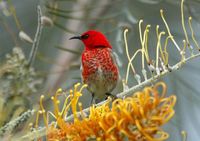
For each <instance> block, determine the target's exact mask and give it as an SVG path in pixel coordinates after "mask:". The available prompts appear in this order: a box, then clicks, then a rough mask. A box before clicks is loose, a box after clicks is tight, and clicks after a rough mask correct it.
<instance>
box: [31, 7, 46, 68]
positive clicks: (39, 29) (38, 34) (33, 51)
mask: <svg viewBox="0 0 200 141" xmlns="http://www.w3.org/2000/svg"><path fill="white" fill-rule="evenodd" d="M37 11H38V26H37V31H36V34H35V38H34V41H33V45H32V49H31V53H30V56H29V60H28V66H29V67H30V66H31V65H32V64H33V62H34V60H35V56H36V53H37V49H38V45H39V41H40V37H41V34H42V28H43V25H42V22H41V17H42V11H41V7H40V6H39V5H38V7H37Z"/></svg>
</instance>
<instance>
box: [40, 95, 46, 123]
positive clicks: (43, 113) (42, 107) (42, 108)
mask: <svg viewBox="0 0 200 141" xmlns="http://www.w3.org/2000/svg"><path fill="white" fill-rule="evenodd" d="M43 99H44V95H41V97H40V108H41V110H40V111H39V114H42V115H43V119H44V124H45V126H46V127H48V121H47V116H46V114H45V113H46V112H45V109H44V106H43ZM38 116H39V115H38Z"/></svg>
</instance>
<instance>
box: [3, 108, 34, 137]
mask: <svg viewBox="0 0 200 141" xmlns="http://www.w3.org/2000/svg"><path fill="white" fill-rule="evenodd" d="M34 112H35V110H28V111H26V112H25V113H23V114H22V115H21V116H19V117H17V118H16V119H14V120H12V121H10V122H9V123H7V124H6V125H5V126H3V127H1V128H0V136H3V135H5V133H10V132H12V131H13V130H14V129H15V128H16V127H18V126H19V125H20V124H21V123H24V122H25V121H26V120H27V119H28V118H29V117H30V116H32V115H33V114H34Z"/></svg>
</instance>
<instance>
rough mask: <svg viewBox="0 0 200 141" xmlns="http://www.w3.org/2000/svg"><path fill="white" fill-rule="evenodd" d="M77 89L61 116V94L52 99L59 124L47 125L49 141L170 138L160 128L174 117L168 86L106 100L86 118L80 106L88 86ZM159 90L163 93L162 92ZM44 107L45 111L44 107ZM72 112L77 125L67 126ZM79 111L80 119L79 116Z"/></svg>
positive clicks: (92, 108)
mask: <svg viewBox="0 0 200 141" xmlns="http://www.w3.org/2000/svg"><path fill="white" fill-rule="evenodd" d="M78 85H79V84H78ZM78 85H75V87H74V90H71V91H70V95H69V96H68V97H67V98H66V100H65V103H64V107H63V109H62V110H61V112H60V111H59V106H58V104H59V101H58V99H57V96H58V95H59V94H61V90H58V91H57V93H56V95H55V96H54V97H52V100H53V101H54V113H53V114H54V117H55V119H56V124H51V125H49V126H48V125H47V131H48V133H47V139H48V140H49V141H55V140H56V141H57V140H59V141H68V140H72V141H81V140H83V141H85V140H97V141H110V140H113V141H122V140H125V139H128V140H132V141H135V140H137V141H138V140H140V141H146V140H149V141H162V140H166V139H167V138H168V137H169V135H168V133H166V132H164V131H163V130H162V129H161V126H162V125H164V124H165V123H167V122H168V121H169V120H170V119H171V118H172V117H173V115H174V113H175V112H174V109H173V108H174V105H175V103H176V96H174V95H171V96H169V97H166V95H165V94H166V85H165V83H163V82H159V83H157V84H155V86H153V87H145V88H144V90H143V91H140V92H137V93H135V94H133V95H132V96H131V97H127V98H125V99H116V100H114V101H111V100H107V102H106V103H105V104H103V105H101V106H97V107H95V106H91V107H90V114H89V115H88V116H86V115H85V114H83V110H82V106H81V104H80V103H78V100H79V97H80V96H81V95H82V94H81V91H82V89H83V87H85V86H83V87H82V88H81V89H80V90H78ZM160 88H162V92H161V91H159V90H160ZM158 89H159V90H158ZM41 107H42V109H43V106H41ZM77 107H79V110H77V109H78V108H77ZM70 108H71V109H72V112H73V116H74V121H73V122H66V121H65V118H64V117H65V116H66V113H67V111H68V110H69V109H70ZM78 111H79V112H80V113H81V116H78V113H77V112H78ZM43 113H44V112H43ZM45 118H46V117H45Z"/></svg>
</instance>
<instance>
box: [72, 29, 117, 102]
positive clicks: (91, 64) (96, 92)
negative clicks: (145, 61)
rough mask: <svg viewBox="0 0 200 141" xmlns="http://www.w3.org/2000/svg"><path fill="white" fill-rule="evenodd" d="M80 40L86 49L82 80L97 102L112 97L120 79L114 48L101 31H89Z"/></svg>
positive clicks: (83, 56)
mask: <svg viewBox="0 0 200 141" xmlns="http://www.w3.org/2000/svg"><path fill="white" fill-rule="evenodd" d="M70 39H79V40H81V41H82V42H83V43H84V45H85V49H84V51H83V52H82V67H81V68H82V79H83V82H84V83H85V84H87V85H88V87H87V88H88V90H89V91H90V92H91V93H92V101H91V102H93V98H95V99H96V100H103V99H105V98H106V97H107V96H109V95H111V92H112V90H113V89H114V88H115V87H116V85H117V81H118V79H119V71H118V67H117V64H116V61H115V58H114V54H113V51H112V46H111V45H110V43H109V41H108V40H107V39H106V37H105V36H104V35H103V34H102V33H101V32H99V31H95V30H89V31H87V32H85V33H83V34H82V35H81V36H75V37H72V38H70Z"/></svg>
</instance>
